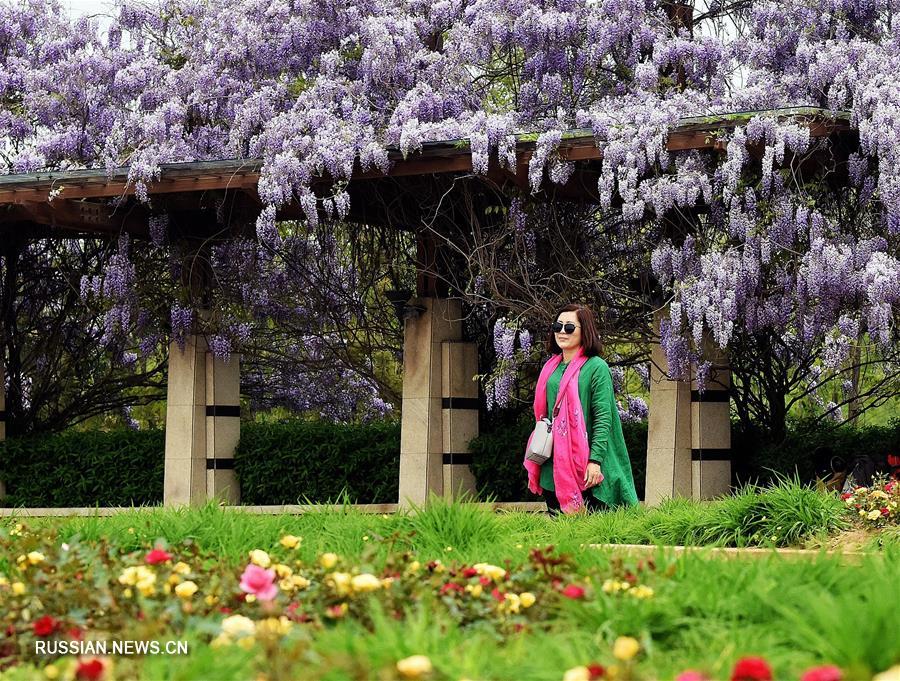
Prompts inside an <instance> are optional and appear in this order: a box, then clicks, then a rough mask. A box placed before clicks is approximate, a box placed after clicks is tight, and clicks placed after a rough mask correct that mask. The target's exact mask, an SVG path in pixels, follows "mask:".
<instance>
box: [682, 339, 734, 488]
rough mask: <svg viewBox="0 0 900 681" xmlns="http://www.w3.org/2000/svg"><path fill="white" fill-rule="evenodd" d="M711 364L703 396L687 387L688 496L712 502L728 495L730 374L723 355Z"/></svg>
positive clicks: (714, 355) (694, 385)
mask: <svg viewBox="0 0 900 681" xmlns="http://www.w3.org/2000/svg"><path fill="white" fill-rule="evenodd" d="M709 353H710V354H709V356H710V357H711V361H712V364H713V367H712V370H711V371H710V375H709V376H708V377H707V380H706V385H705V389H704V392H703V394H700V391H699V390H698V389H697V382H696V380H694V381H692V383H691V495H692V496H693V498H694V499H712V498H714V497H717V496H721V495H723V494H728V493H729V492H730V491H731V401H730V398H729V395H728V389H729V388H730V387H731V371H730V369H729V368H728V364H727V359H726V357H725V355H724V354H722V353H716V352H714V351H712V349H711V348H710V349H709Z"/></svg>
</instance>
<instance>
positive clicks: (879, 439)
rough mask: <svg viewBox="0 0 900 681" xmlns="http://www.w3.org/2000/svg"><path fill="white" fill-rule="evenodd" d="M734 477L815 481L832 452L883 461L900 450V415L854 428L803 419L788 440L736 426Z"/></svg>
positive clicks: (849, 459)
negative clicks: (769, 438)
mask: <svg viewBox="0 0 900 681" xmlns="http://www.w3.org/2000/svg"><path fill="white" fill-rule="evenodd" d="M731 441H732V453H733V457H734V477H735V478H736V479H737V480H739V481H740V482H758V483H760V484H767V483H770V482H773V481H774V480H775V479H776V478H778V477H779V476H782V477H784V476H787V477H792V476H794V475H796V476H797V477H799V478H800V480H804V481H811V480H813V479H815V477H816V470H817V468H818V467H819V466H822V465H826V466H827V464H828V461H829V459H830V458H831V457H832V456H836V457H840V458H841V459H843V460H844V461H845V462H847V463H850V462H852V461H853V459H854V458H855V457H857V456H860V455H864V454H865V455H869V456H871V457H872V458H873V459H875V460H876V461H877V462H879V463H881V462H882V461H883V460H885V459H886V456H887V455H888V454H900V419H894V420H893V421H892V422H891V423H890V424H889V425H884V426H866V427H864V428H854V427H853V426H849V425H839V426H836V427H834V428H823V427H821V426H819V427H816V426H815V425H814V424H811V423H805V422H799V423H797V424H795V426H794V428H793V429H792V430H791V431H790V432H789V433H788V435H787V437H786V438H785V439H784V442H778V443H773V442H767V441H766V439H765V436H764V435H763V434H760V433H748V432H743V431H741V430H740V428H739V427H738V426H737V425H734V426H733V427H732V440H731Z"/></svg>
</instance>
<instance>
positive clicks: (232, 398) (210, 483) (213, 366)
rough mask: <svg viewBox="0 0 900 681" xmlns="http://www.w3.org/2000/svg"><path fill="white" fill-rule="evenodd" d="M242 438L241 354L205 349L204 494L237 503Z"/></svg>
mask: <svg viewBox="0 0 900 681" xmlns="http://www.w3.org/2000/svg"><path fill="white" fill-rule="evenodd" d="M240 438H241V370H240V357H239V356H237V355H232V356H231V357H230V358H229V359H228V361H224V360H222V359H218V358H217V357H215V355H213V354H212V353H211V352H207V353H206V496H207V497H208V498H210V499H213V498H215V499H219V500H221V501H225V502H226V503H228V504H232V505H237V504H239V503H240V501H241V492H240V487H239V486H238V480H237V476H236V474H235V471H234V452H235V449H237V445H238V441H239V440H240Z"/></svg>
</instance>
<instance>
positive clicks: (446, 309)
mask: <svg viewBox="0 0 900 681" xmlns="http://www.w3.org/2000/svg"><path fill="white" fill-rule="evenodd" d="M410 305H413V306H417V307H419V308H421V312H420V314H418V315H417V316H413V317H409V318H407V319H406V323H405V328H404V341H403V405H402V416H401V433H400V494H399V497H400V498H399V503H400V505H401V506H409V505H410V504H417V505H419V504H423V503H424V502H425V501H426V500H427V499H428V496H429V494H431V493H434V494H437V495H439V496H441V495H445V494H446V495H447V496H450V495H454V494H457V493H459V491H460V490H472V489H473V488H474V480H473V479H472V477H471V473H470V472H469V470H468V462H469V460H470V459H469V458H467V457H468V456H469V455H468V452H467V451H466V450H467V447H466V443H467V442H468V440H469V439H471V438H472V437H474V436H475V435H477V434H478V417H477V412H475V415H474V419H473V408H477V403H476V402H473V401H472V400H473V398H474V399H477V386H474V387H473V385H474V384H473V383H472V381H471V376H472V375H474V373H475V369H476V365H477V361H476V359H475V357H476V355H475V354H474V346H472V345H471V344H469V343H464V342H462V311H461V305H460V301H459V300H454V299H448V298H432V297H425V298H415V299H413V300H411V301H410ZM470 371H471V374H469V376H468V379H469V380H468V382H467V381H466V374H468V373H469V372H470ZM445 423H446V428H445V426H444V424H445ZM445 431H446V432H445Z"/></svg>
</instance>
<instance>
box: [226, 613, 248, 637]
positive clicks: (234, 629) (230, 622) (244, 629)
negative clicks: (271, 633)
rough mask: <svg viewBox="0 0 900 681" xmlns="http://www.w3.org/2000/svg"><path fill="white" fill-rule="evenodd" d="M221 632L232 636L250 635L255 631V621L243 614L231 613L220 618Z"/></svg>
mask: <svg viewBox="0 0 900 681" xmlns="http://www.w3.org/2000/svg"><path fill="white" fill-rule="evenodd" d="M222 633H223V634H225V635H226V636H230V637H232V638H237V637H238V636H252V635H253V634H255V633H256V623H255V622H254V621H253V620H252V619H250V618H249V617H244V615H231V616H230V617H226V618H225V619H224V620H222Z"/></svg>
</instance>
